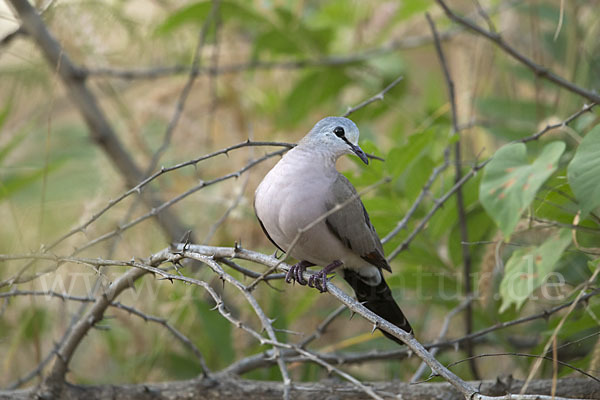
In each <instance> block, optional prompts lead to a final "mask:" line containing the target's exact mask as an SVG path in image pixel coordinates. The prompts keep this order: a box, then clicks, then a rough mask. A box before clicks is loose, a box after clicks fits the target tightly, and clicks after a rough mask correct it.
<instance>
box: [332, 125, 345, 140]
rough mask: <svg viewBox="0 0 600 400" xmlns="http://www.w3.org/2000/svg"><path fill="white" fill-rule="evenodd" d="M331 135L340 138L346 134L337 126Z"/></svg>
mask: <svg viewBox="0 0 600 400" xmlns="http://www.w3.org/2000/svg"><path fill="white" fill-rule="evenodd" d="M333 133H335V136H337V137H340V138H341V137H344V133H346V132H344V128H342V127H341V126H338V127H336V128H335V129H334V130H333Z"/></svg>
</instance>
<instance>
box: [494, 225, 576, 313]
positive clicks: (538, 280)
mask: <svg viewBox="0 0 600 400" xmlns="http://www.w3.org/2000/svg"><path fill="white" fill-rule="evenodd" d="M570 243H571V231H570V230H568V229H561V230H560V231H558V232H557V234H556V235H554V236H552V237H550V238H549V239H548V240H546V241H545V242H544V243H543V244H542V245H541V246H539V247H527V248H524V249H519V250H517V251H515V252H514V253H513V254H512V255H511V257H510V258H509V259H508V262H507V263H506V266H505V272H504V278H503V279H502V282H501V283H500V297H501V298H502V306H501V307H500V312H504V311H505V310H506V309H507V308H508V307H510V305H511V304H515V305H516V306H517V308H520V307H521V305H523V303H524V302H525V300H526V299H527V298H528V297H529V295H530V294H531V293H532V292H533V291H534V290H535V289H537V288H538V287H540V286H541V285H542V284H543V283H544V282H545V280H546V279H547V277H548V274H549V273H550V272H552V271H553V270H554V269H555V267H556V266H557V262H558V260H559V258H560V256H561V255H562V254H563V252H564V251H565V249H566V248H567V246H568V245H569V244H570Z"/></svg>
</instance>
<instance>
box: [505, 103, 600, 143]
mask: <svg viewBox="0 0 600 400" xmlns="http://www.w3.org/2000/svg"><path fill="white" fill-rule="evenodd" d="M594 106H596V103H591V104H584V105H583V107H582V108H581V109H580V110H579V111H577V112H576V113H574V114H572V115H571V116H570V117H568V118H567V119H565V120H564V121H562V122H558V123H556V124H551V125H546V126H545V127H544V128H542V129H541V130H539V131H538V132H536V133H535V134H533V135H531V136H527V137H525V138H523V139H517V140H515V141H513V142H512V143H527V142H531V141H533V140H538V139H539V138H540V137H542V136H543V135H544V134H546V133H548V132H549V131H551V130H553V129H557V128H563V127H565V126H567V125H569V124H570V123H571V122H573V121H574V120H576V119H577V118H579V117H580V116H581V115H583V114H585V113H587V112H590V111H592V108H594Z"/></svg>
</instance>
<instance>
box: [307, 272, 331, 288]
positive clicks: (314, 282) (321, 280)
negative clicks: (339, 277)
mask: <svg viewBox="0 0 600 400" xmlns="http://www.w3.org/2000/svg"><path fill="white" fill-rule="evenodd" d="M308 286H310V287H311V288H315V289H317V290H318V291H319V292H321V293H325V292H326V291H327V272H326V271H325V270H321V271H319V272H317V273H316V274H314V275H311V276H310V278H308Z"/></svg>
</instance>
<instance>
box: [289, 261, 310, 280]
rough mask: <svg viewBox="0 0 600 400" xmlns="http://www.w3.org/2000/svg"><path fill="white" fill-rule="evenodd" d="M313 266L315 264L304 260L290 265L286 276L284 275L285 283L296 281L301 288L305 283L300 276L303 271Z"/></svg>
mask: <svg viewBox="0 0 600 400" xmlns="http://www.w3.org/2000/svg"><path fill="white" fill-rule="evenodd" d="M313 265H315V264H313V263H311V262H308V261H304V260H303V261H300V262H299V263H297V264H294V265H292V266H291V267H290V269H289V270H288V272H287V274H286V275H285V281H286V282H287V283H291V282H292V281H296V282H298V283H299V284H300V285H302V286H304V285H306V283H307V282H306V280H305V279H304V277H303V276H302V274H303V273H304V271H306V268H308V267H312V266H313Z"/></svg>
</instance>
